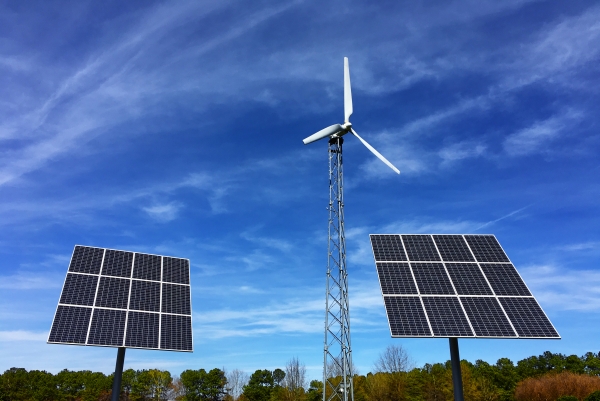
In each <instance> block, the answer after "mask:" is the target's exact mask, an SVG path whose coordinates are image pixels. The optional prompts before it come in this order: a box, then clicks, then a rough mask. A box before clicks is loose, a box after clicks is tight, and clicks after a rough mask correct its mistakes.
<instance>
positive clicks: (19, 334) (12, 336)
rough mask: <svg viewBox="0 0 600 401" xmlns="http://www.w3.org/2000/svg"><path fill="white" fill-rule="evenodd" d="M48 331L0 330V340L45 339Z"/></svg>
mask: <svg viewBox="0 0 600 401" xmlns="http://www.w3.org/2000/svg"><path fill="white" fill-rule="evenodd" d="M47 338H48V332H36V331H26V330H12V331H0V342H21V341H46V339H47Z"/></svg>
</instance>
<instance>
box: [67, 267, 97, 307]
mask: <svg viewBox="0 0 600 401" xmlns="http://www.w3.org/2000/svg"><path fill="white" fill-rule="evenodd" d="M97 284H98V276H90V275H87V274H76V273H67V278H66V280H65V285H64V287H63V290H62V294H61V295H60V301H59V302H60V303H61V304H70V305H83V306H92V305H94V296H95V295H96V286H97Z"/></svg>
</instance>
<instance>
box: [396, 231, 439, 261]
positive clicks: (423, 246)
mask: <svg viewBox="0 0 600 401" xmlns="http://www.w3.org/2000/svg"><path fill="white" fill-rule="evenodd" d="M402 241H403V242H404V248H405V249H406V253H407V254H408V260H410V261H411V262H412V261H424V262H430V261H431V262H434V261H437V260H441V259H440V255H439V254H438V251H437V250H436V249H435V244H434V243H433V239H431V235H403V236H402Z"/></svg>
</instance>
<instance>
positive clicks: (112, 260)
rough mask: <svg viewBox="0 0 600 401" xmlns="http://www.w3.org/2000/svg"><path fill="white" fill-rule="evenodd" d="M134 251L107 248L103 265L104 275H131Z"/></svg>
mask: <svg viewBox="0 0 600 401" xmlns="http://www.w3.org/2000/svg"><path fill="white" fill-rule="evenodd" d="M132 263H133V252H124V251H115V250H112V249H107V250H106V254H105V255H104V264H103V265H102V275H103V276H115V277H131V267H132Z"/></svg>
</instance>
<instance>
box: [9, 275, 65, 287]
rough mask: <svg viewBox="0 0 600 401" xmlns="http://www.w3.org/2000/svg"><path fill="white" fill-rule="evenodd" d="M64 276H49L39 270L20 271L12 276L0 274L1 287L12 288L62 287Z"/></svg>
mask: <svg viewBox="0 0 600 401" xmlns="http://www.w3.org/2000/svg"><path fill="white" fill-rule="evenodd" d="M62 280H63V277H59V276H48V275H46V274H41V273H40V272H39V271H30V272H19V273H17V274H13V275H10V276H0V288H2V289H10V290H37V289H48V288H60V287H61V286H62V284H63V281H62Z"/></svg>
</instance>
